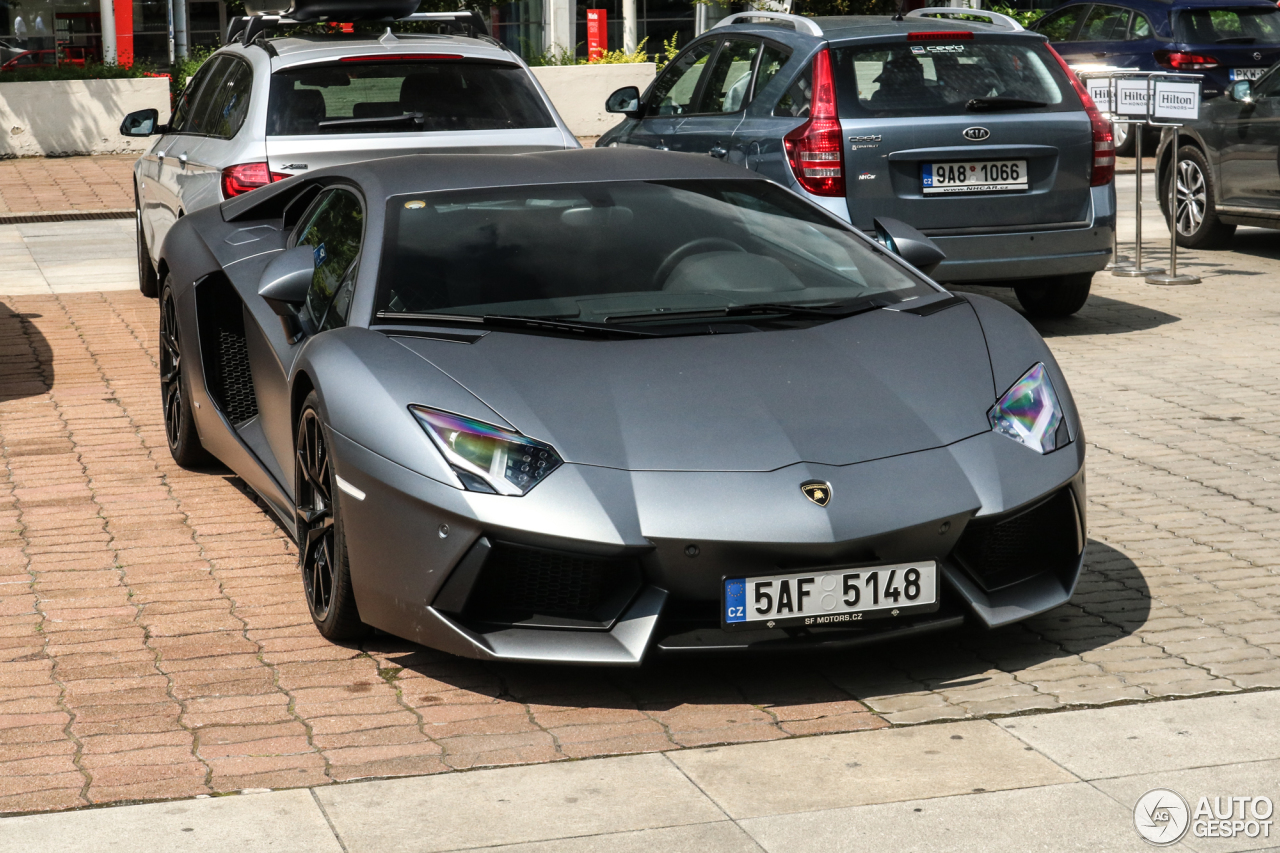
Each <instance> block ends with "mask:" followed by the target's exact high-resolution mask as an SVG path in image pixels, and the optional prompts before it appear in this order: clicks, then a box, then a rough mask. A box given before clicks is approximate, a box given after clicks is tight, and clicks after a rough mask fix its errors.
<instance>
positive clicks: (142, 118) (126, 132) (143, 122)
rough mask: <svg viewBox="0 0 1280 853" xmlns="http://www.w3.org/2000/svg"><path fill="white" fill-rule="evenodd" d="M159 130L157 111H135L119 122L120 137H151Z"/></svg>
mask: <svg viewBox="0 0 1280 853" xmlns="http://www.w3.org/2000/svg"><path fill="white" fill-rule="evenodd" d="M159 129H160V111H159V110H137V111H136V112H132V113H129V114H128V115H127V116H125V117H124V121H122V122H120V135H121V136H151V135H152V134H154V133H156V132H157V131H158V130H159Z"/></svg>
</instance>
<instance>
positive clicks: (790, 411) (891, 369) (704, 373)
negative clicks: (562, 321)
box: [397, 304, 995, 471]
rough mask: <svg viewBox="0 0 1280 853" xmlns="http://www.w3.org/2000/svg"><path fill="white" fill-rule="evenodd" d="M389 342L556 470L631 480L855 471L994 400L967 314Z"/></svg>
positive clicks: (937, 441)
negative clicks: (452, 383)
mask: <svg viewBox="0 0 1280 853" xmlns="http://www.w3.org/2000/svg"><path fill="white" fill-rule="evenodd" d="M397 340H398V341H399V342H400V343H401V344H403V345H404V346H406V347H408V348H409V349H411V350H413V351H414V352H416V353H417V354H418V355H420V356H421V357H423V358H424V359H426V360H428V361H429V362H431V363H432V364H433V365H435V366H436V367H437V368H439V369H440V370H442V371H444V372H445V373H446V374H448V375H449V376H451V377H452V378H453V379H454V380H456V381H457V382H458V383H460V384H461V385H463V386H464V387H465V388H467V389H468V390H469V391H470V392H471V393H472V394H474V395H475V396H476V397H478V398H479V399H480V400H481V401H483V402H484V403H485V404H486V405H487V406H489V407H490V408H491V409H493V410H494V411H495V412H497V413H499V414H500V415H501V416H502V417H503V418H505V419H506V420H507V421H508V422H509V423H510V424H511V425H513V426H515V427H516V429H518V430H519V431H520V432H522V433H524V434H525V435H528V436H531V437H533V438H537V439H541V440H543V441H546V442H549V443H550V444H551V445H552V446H554V447H555V448H556V450H557V451H558V452H559V453H560V454H561V456H563V457H564V459H565V461H567V462H575V463H580V464H585V465H599V466H605V467H610V468H621V469H626V470H633V471H642V470H647V471H661V470H665V471H770V470H776V469H778V468H781V467H783V466H786V465H791V464H794V463H797V462H813V463H822V464H828V465H848V464H852V463H856V462H865V461H868V460H871V459H879V458H883V457H887V456H894V455H897V454H901V453H910V452H913V451H918V450H925V449H929V448H933V447H940V446H943V445H947V444H951V443H952V442H955V441H959V440H960V439H963V438H966V437H968V436H971V435H975V434H977V433H980V432H984V431H986V430H988V429H990V425H989V424H988V422H987V419H986V412H987V410H988V409H989V408H990V407H991V405H992V403H993V402H994V400H995V387H994V383H993V380H992V373H991V365H990V360H989V358H988V355H987V348H986V342H985V339H984V338H983V334H982V329H981V326H980V325H979V323H978V320H977V317H976V316H975V315H974V312H973V309H972V308H970V307H969V306H968V305H967V304H965V305H960V306H956V307H953V308H950V309H947V310H944V311H940V312H938V313H936V314H932V315H929V316H923V317H922V316H917V315H914V314H909V313H905V312H899V311H890V310H877V311H872V312H869V313H866V314H861V315H858V316H855V317H850V318H847V319H844V320H839V321H836V322H831V323H826V324H823V325H819V326H814V327H811V328H808V329H803V330H794V331H792V330H787V331H766V332H759V331H757V332H743V333H739V334H714V335H702V336H694V337H672V338H656V339H642V340H574V339H567V338H561V337H551V336H544V335H533V334H517V333H508V332H491V333H489V334H487V335H486V336H484V337H483V338H482V339H480V340H479V341H477V342H476V343H473V344H458V343H453V342H446V341H437V340H431V339H425V338H397ZM413 402H418V403H422V404H424V405H430V404H431V401H429V400H417V401H413Z"/></svg>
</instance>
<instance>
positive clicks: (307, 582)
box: [294, 391, 368, 640]
mask: <svg viewBox="0 0 1280 853" xmlns="http://www.w3.org/2000/svg"><path fill="white" fill-rule="evenodd" d="M295 445H296V448H297V451H296V458H295V461H294V468H295V470H296V476H295V483H296V486H295V488H296V491H295V495H296V505H297V515H298V524H297V531H298V562H299V565H300V568H301V570H302V589H303V592H304V593H305V594H306V597H307V608H308V609H309V610H310V611H311V619H312V621H313V622H315V624H316V628H318V629H319V631H320V633H321V634H322V635H324V637H325V638H327V639H330V640H350V639H355V638H357V637H360V636H362V635H363V634H365V633H366V632H367V630H368V629H367V628H366V627H365V626H364V625H363V624H362V623H361V621H360V614H359V611H358V610H357V609H356V602H355V596H354V594H353V593H352V591H351V576H350V573H349V571H348V566H347V547H346V540H345V538H344V536H343V531H342V523H341V520H340V516H339V508H338V503H337V500H336V497H337V495H336V494H335V492H334V489H333V465H332V460H331V458H330V453H329V441H328V437H327V436H326V435H325V429H324V422H323V421H322V420H321V418H320V410H319V398H318V397H317V396H316V394H315V392H314V391H313V392H312V393H311V394H309V395H308V396H307V400H306V402H305V404H304V405H303V409H302V416H301V417H300V418H299V419H298V433H297V441H296V443H295Z"/></svg>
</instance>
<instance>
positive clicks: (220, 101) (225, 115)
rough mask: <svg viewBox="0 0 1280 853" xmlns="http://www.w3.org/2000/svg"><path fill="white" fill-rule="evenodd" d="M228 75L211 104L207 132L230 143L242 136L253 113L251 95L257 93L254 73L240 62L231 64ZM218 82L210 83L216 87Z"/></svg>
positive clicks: (205, 122)
mask: <svg viewBox="0 0 1280 853" xmlns="http://www.w3.org/2000/svg"><path fill="white" fill-rule="evenodd" d="M227 66H228V67H227V73H226V74H225V75H223V77H222V79H221V80H219V81H218V82H217V87H216V89H217V91H216V92H215V93H214V94H213V95H212V97H211V98H210V102H209V112H208V114H207V115H206V116H205V119H204V125H205V130H204V132H205V133H207V134H209V135H210V136H218V137H221V138H223V139H230V138H231V137H233V136H235V135H236V134H237V133H239V132H240V126H241V125H242V124H244V117H245V115H246V114H247V113H248V112H249V95H250V93H251V92H252V91H253V71H252V70H251V69H250V68H249V66H248V65H247V64H245V63H244V62H241V61H240V60H238V59H228V60H227ZM213 82H214V81H212V80H211V81H210V85H211V87H212V84H213Z"/></svg>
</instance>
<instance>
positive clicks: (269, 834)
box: [0, 790, 342, 853]
mask: <svg viewBox="0 0 1280 853" xmlns="http://www.w3.org/2000/svg"><path fill="white" fill-rule="evenodd" d="M258 851H290V853H292V851H306V853H342V848H341V846H340V845H339V844H338V841H337V839H335V838H334V837H333V833H332V832H331V831H330V830H329V826H328V824H327V823H326V822H325V819H324V814H323V813H322V812H321V811H320V808H319V807H318V806H317V805H316V802H315V800H314V799H313V798H312V796H311V792H310V791H306V790H298V791H274V792H271V793H265V794H248V795H242V796H234V797H212V798H208V799H200V800H183V801H181V802H172V803H152V804H148V805H141V806H119V807H116V808H112V809H87V810H84V811H75V812H63V813H62V814H55V815H28V816H24V817H9V818H0V853H258Z"/></svg>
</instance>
